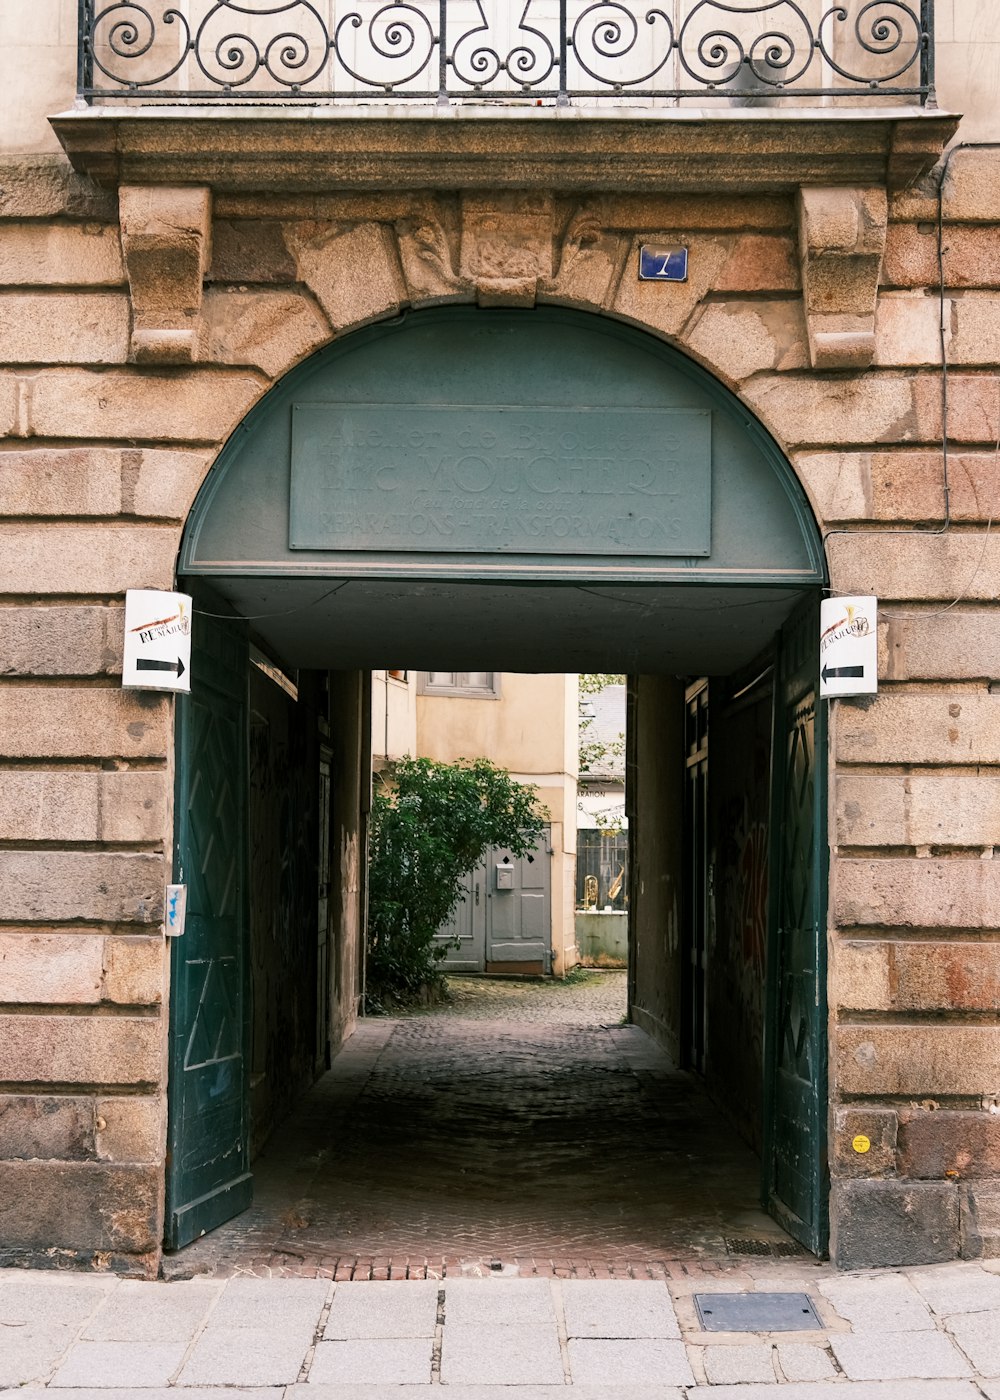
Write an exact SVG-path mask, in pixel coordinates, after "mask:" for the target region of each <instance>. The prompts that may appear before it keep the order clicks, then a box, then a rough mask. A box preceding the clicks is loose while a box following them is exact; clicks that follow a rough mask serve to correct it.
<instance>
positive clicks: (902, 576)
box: [827, 531, 1000, 616]
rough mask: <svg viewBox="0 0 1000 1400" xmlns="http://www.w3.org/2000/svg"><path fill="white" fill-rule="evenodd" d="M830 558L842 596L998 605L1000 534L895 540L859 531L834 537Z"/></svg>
mask: <svg viewBox="0 0 1000 1400" xmlns="http://www.w3.org/2000/svg"><path fill="white" fill-rule="evenodd" d="M827 557H828V559H829V561H830V574H831V578H832V581H833V585H834V588H835V589H836V591H837V592H840V593H847V594H852V593H875V594H877V595H878V597H879V599H880V600H884V601H885V602H886V603H888V602H891V601H897V600H898V601H907V602H912V601H915V600H918V599H919V600H926V601H928V602H953V601H954V599H956V598H958V597H962V598H967V599H969V600H970V601H972V602H977V601H982V602H992V601H993V599H994V595H995V586H994V583H993V580H994V579H995V578H996V576H997V571H998V570H1000V532H998V533H994V534H991V535H989V536H986V535H984V534H983V533H981V532H975V533H971V532H969V533H962V534H944V535H919V534H918V535H897V536H894V537H893V536H888V535H880V534H875V533H874V532H872V531H859V532H858V533H856V534H849V535H834V536H832V537H831V538H830V539H829V540H828V542H827ZM887 612H888V609H886V610H885V612H883V616H885V615H886V613H887Z"/></svg>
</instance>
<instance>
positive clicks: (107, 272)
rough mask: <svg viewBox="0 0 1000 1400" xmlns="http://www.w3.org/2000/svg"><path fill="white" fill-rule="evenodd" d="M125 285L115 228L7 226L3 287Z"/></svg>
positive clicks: (1, 258)
mask: <svg viewBox="0 0 1000 1400" xmlns="http://www.w3.org/2000/svg"><path fill="white" fill-rule="evenodd" d="M2 197H3V196H2V195H0V199H2ZM124 282H125V267H124V264H123V262H122V250H121V242H120V240H119V237H118V229H117V227H116V226H114V225H111V224H94V223H91V224H56V223H16V222H13V221H9V222H5V224H4V231H3V240H2V241H0V285H2V286H7V287H120V286H123V285H124Z"/></svg>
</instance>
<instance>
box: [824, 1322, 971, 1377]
mask: <svg viewBox="0 0 1000 1400" xmlns="http://www.w3.org/2000/svg"><path fill="white" fill-rule="evenodd" d="M830 1347H831V1350H832V1351H833V1354H834V1356H835V1357H836V1358H837V1364H838V1365H839V1366H840V1368H841V1370H842V1371H843V1372H844V1374H845V1375H846V1376H847V1377H849V1379H850V1380H858V1381H895V1380H931V1379H934V1378H939V1377H940V1378H947V1377H949V1376H971V1375H972V1369H971V1367H970V1366H969V1363H968V1362H967V1361H966V1359H965V1357H964V1356H963V1355H962V1353H961V1352H960V1351H959V1350H958V1348H957V1347H956V1346H955V1345H954V1343H953V1342H952V1341H951V1340H950V1339H949V1338H948V1337H946V1336H944V1335H943V1334H942V1333H941V1332H886V1333H884V1334H883V1335H881V1336H879V1335H877V1334H876V1333H874V1332H863V1333H860V1334H858V1335H851V1334H849V1333H846V1332H841V1333H834V1334H832V1335H831V1337H830Z"/></svg>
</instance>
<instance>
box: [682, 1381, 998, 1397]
mask: <svg viewBox="0 0 1000 1400" xmlns="http://www.w3.org/2000/svg"><path fill="white" fill-rule="evenodd" d="M693 1394H694V1395H696V1396H698V1397H699V1400H701V1396H702V1395H704V1400H981V1395H980V1392H979V1388H978V1386H976V1385H975V1384H974V1383H973V1382H972V1381H860V1382H854V1383H852V1384H850V1385H845V1383H844V1382H843V1381H842V1380H838V1381H819V1382H818V1383H817V1384H815V1385H812V1384H809V1383H805V1384H794V1385H785V1384H776V1385H713V1386H712V1387H711V1389H708V1388H707V1387H706V1388H705V1389H704V1390H702V1389H701V1388H700V1387H699V1388H698V1389H697V1390H695V1391H694V1392H693Z"/></svg>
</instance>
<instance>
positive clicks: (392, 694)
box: [372, 671, 417, 771]
mask: <svg viewBox="0 0 1000 1400" xmlns="http://www.w3.org/2000/svg"><path fill="white" fill-rule="evenodd" d="M404 674H405V679H403V678H402V677H397V676H390V675H389V672H388V671H373V672H372V765H373V767H374V768H375V769H376V771H377V770H378V769H380V768H384V767H385V766H386V765H387V764H389V763H392V761H393V760H394V759H397V758H403V757H405V755H407V754H414V753H416V752H417V747H416V745H417V682H416V672H415V671H408V672H405V673H404Z"/></svg>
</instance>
